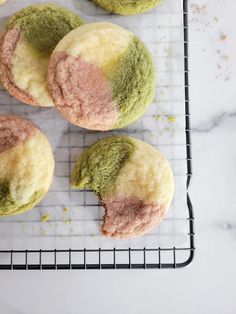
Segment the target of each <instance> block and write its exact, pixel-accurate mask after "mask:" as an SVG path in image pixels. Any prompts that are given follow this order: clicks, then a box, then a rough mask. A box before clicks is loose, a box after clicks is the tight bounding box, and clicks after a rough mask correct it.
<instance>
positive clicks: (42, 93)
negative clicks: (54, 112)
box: [11, 39, 54, 107]
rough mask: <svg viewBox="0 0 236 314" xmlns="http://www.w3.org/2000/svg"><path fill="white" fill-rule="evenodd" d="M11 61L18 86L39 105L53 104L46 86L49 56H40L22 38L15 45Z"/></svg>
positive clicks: (48, 105) (49, 105) (14, 78)
mask: <svg viewBox="0 0 236 314" xmlns="http://www.w3.org/2000/svg"><path fill="white" fill-rule="evenodd" d="M11 62H12V75H13V80H14V83H15V84H16V85H17V87H18V88H20V89H22V90H24V91H26V92H27V93H28V94H29V95H30V96H32V97H33V98H34V99H35V100H36V101H37V102H38V104H39V105H40V106H42V107H51V106H54V104H53V100H52V98H51V96H50V94H49V90H48V87H47V69H48V63H49V57H47V56H45V57H42V56H41V55H39V54H37V53H36V52H35V50H33V49H32V48H31V46H30V45H29V44H28V43H27V42H26V41H24V40H22V39H21V40H20V41H19V42H18V44H17V46H16V49H15V51H14V54H13V57H12V59H11Z"/></svg>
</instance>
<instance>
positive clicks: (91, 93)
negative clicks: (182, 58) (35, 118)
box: [48, 22, 156, 131]
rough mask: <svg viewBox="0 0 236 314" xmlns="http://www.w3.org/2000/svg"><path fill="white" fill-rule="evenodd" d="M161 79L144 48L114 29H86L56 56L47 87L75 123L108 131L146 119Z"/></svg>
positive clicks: (69, 36) (66, 39) (129, 35)
mask: <svg viewBox="0 0 236 314" xmlns="http://www.w3.org/2000/svg"><path fill="white" fill-rule="evenodd" d="M155 84H156V73H155V67H154V64H153V60H152V57H151V55H150V53H149V51H148V50H147V48H146V47H145V45H144V44H143V43H142V42H141V41H140V40H139V39H138V38H137V37H136V36H135V35H134V34H133V33H131V32H129V31H127V30H125V29H123V28H121V27H119V26H117V25H115V24H111V23H106V22H100V23H91V24H86V25H83V26H81V27H79V28H77V29H75V30H73V31H71V32H70V33H69V34H67V35H66V36H65V37H64V38H63V39H62V40H61V41H60V43H59V44H58V45H57V46H56V48H55V50H54V51H53V53H52V56H51V59H50V63H49V70H48V85H49V89H50V91H51V94H52V97H53V100H54V103H55V105H56V107H57V109H58V110H59V111H60V112H61V113H62V115H63V116H64V117H65V118H66V119H67V120H69V121H70V122H71V123H73V124H75V125H77V126H80V127H83V128H87V129H91V130H100V131H106V130H111V129H115V128H122V127H125V126H127V125H129V124H130V123H132V122H134V121H136V120H137V119H138V118H139V117H141V116H142V114H143V113H144V111H145V110H146V109H147V106H148V105H149V104H150V103H151V101H152V99H153V95H154V91H155Z"/></svg>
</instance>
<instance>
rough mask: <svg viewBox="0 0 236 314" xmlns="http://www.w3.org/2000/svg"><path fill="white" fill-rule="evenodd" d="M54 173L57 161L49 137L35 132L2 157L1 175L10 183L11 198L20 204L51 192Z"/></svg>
mask: <svg viewBox="0 0 236 314" xmlns="http://www.w3.org/2000/svg"><path fill="white" fill-rule="evenodd" d="M53 171H54V158H53V154H52V150H51V147H50V144H49V142H48V140H47V139H46V137H45V136H44V135H43V134H42V133H41V132H40V131H36V135H35V136H33V137H32V138H31V139H30V140H28V141H26V142H24V143H23V144H21V145H18V146H16V147H14V148H11V149H9V150H6V151H5V152H3V153H2V154H0V174H1V178H2V179H4V180H5V179H6V180H8V181H9V182H10V190H11V197H12V198H13V199H14V200H15V201H16V202H17V203H19V205H21V204H26V203H28V202H29V201H30V198H31V197H32V195H33V194H34V193H35V192H37V191H40V190H45V193H46V192H47V190H48V189H49V186H50V184H51V181H52V176H53Z"/></svg>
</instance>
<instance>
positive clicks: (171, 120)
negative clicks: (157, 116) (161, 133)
mask: <svg viewBox="0 0 236 314" xmlns="http://www.w3.org/2000/svg"><path fill="white" fill-rule="evenodd" d="M167 120H168V122H171V123H175V122H176V117H175V116H168V117H167Z"/></svg>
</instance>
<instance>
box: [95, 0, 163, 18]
mask: <svg viewBox="0 0 236 314" xmlns="http://www.w3.org/2000/svg"><path fill="white" fill-rule="evenodd" d="M93 1H94V2H95V3H96V4H97V5H99V6H100V7H101V8H103V9H104V10H106V11H108V12H112V13H116V14H121V15H135V14H140V13H143V12H146V11H148V10H151V9H152V8H154V7H155V6H157V5H158V4H160V3H161V0H93Z"/></svg>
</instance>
